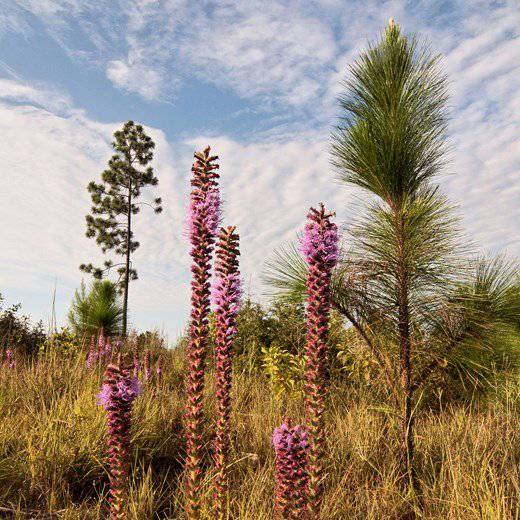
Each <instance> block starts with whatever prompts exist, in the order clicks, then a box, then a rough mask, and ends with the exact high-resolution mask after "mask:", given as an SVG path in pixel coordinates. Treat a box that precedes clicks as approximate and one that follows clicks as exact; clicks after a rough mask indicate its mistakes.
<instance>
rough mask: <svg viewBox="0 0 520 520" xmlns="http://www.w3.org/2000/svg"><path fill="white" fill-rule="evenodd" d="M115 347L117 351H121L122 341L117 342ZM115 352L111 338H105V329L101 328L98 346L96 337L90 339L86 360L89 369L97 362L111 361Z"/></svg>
mask: <svg viewBox="0 0 520 520" xmlns="http://www.w3.org/2000/svg"><path fill="white" fill-rule="evenodd" d="M115 347H116V350H120V348H121V340H118V341H116V344H115ZM113 351H114V348H113V347H112V343H111V341H110V338H109V337H107V336H105V333H104V331H103V328H101V329H100V330H99V334H98V337H97V344H96V340H95V338H94V336H92V337H91V338H90V346H89V351H88V354H87V360H86V364H87V368H92V367H93V366H94V364H95V363H96V362H97V361H102V360H104V359H107V360H109V359H111V358H112V354H113Z"/></svg>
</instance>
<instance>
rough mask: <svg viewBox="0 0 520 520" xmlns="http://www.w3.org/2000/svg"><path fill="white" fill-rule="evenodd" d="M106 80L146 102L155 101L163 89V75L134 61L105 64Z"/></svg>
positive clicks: (117, 61)
mask: <svg viewBox="0 0 520 520" xmlns="http://www.w3.org/2000/svg"><path fill="white" fill-rule="evenodd" d="M106 74H107V78H108V79H109V80H110V81H112V82H113V83H114V84H115V85H116V86H118V87H120V88H122V89H123V90H126V91H128V92H137V93H138V94H140V95H141V96H142V97H143V98H145V99H147V100H152V99H157V98H158V96H159V95H160V93H161V90H162V88H163V83H164V78H163V74H161V72H160V71H158V70H157V69H153V68H151V67H146V66H145V65H143V64H142V63H138V64H136V63H135V61H134V60H132V59H130V60H128V61H126V60H113V61H109V62H108V63H107V68H106Z"/></svg>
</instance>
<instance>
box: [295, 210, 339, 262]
mask: <svg viewBox="0 0 520 520" xmlns="http://www.w3.org/2000/svg"><path fill="white" fill-rule="evenodd" d="M331 216H332V214H330V215H326V214H325V208H324V207H323V204H321V205H320V210H319V211H318V210H316V209H314V208H311V210H310V212H309V215H308V219H309V221H308V223H307V225H306V226H305V232H304V234H303V236H302V238H301V242H300V251H301V252H302V253H303V254H304V256H305V260H306V261H307V262H309V263H311V262H312V263H314V262H318V261H319V262H321V263H322V264H331V265H332V266H334V265H335V264H336V262H337V260H338V257H339V246H338V228H337V226H336V224H334V223H332V222H330V220H329V218H330V217H331Z"/></svg>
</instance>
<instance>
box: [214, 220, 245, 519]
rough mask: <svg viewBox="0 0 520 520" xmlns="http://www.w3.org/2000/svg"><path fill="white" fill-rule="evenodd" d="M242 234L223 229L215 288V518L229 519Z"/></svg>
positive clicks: (230, 229) (232, 228)
mask: <svg viewBox="0 0 520 520" xmlns="http://www.w3.org/2000/svg"><path fill="white" fill-rule="evenodd" d="M238 241H239V237H238V234H237V233H235V228H234V227H228V228H226V229H224V228H222V229H221V230H220V233H219V237H218V246H217V253H216V256H217V260H216V262H215V276H216V282H215V284H214V286H213V294H212V296H213V302H214V304H215V329H216V333H215V355H216V380H217V381H216V394H217V407H218V411H217V426H216V435H215V465H216V470H217V475H216V478H215V518H216V519H217V520H225V519H227V518H229V514H228V511H227V504H228V502H229V500H228V487H229V486H228V467H229V452H230V447H231V434H230V417H231V383H232V361H233V340H234V337H235V335H236V332H237V327H236V315H237V312H238V309H239V306H240V298H241V283H240V274H239V271H238V256H239V254H240V253H239V250H238Z"/></svg>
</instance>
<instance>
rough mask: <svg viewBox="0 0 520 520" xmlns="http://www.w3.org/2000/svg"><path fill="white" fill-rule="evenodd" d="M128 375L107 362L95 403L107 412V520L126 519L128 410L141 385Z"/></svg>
mask: <svg viewBox="0 0 520 520" xmlns="http://www.w3.org/2000/svg"><path fill="white" fill-rule="evenodd" d="M130 374H131V367H124V366H122V365H121V363H120V362H119V363H118V364H112V363H110V364H109V365H108V366H107V368H106V371H105V378H104V382H103V386H102V388H101V392H100V393H99V394H98V404H100V405H101V406H103V408H104V409H105V411H106V415H107V426H108V448H109V449H108V452H109V459H108V464H109V472H110V497H109V504H110V520H121V519H124V518H126V500H127V496H128V486H129V482H128V481H129V455H130V426H131V413H132V407H133V403H134V400H135V398H136V397H137V396H138V395H140V393H141V386H140V384H139V381H138V380H137V378H136V377H133V376H131V375H130Z"/></svg>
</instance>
